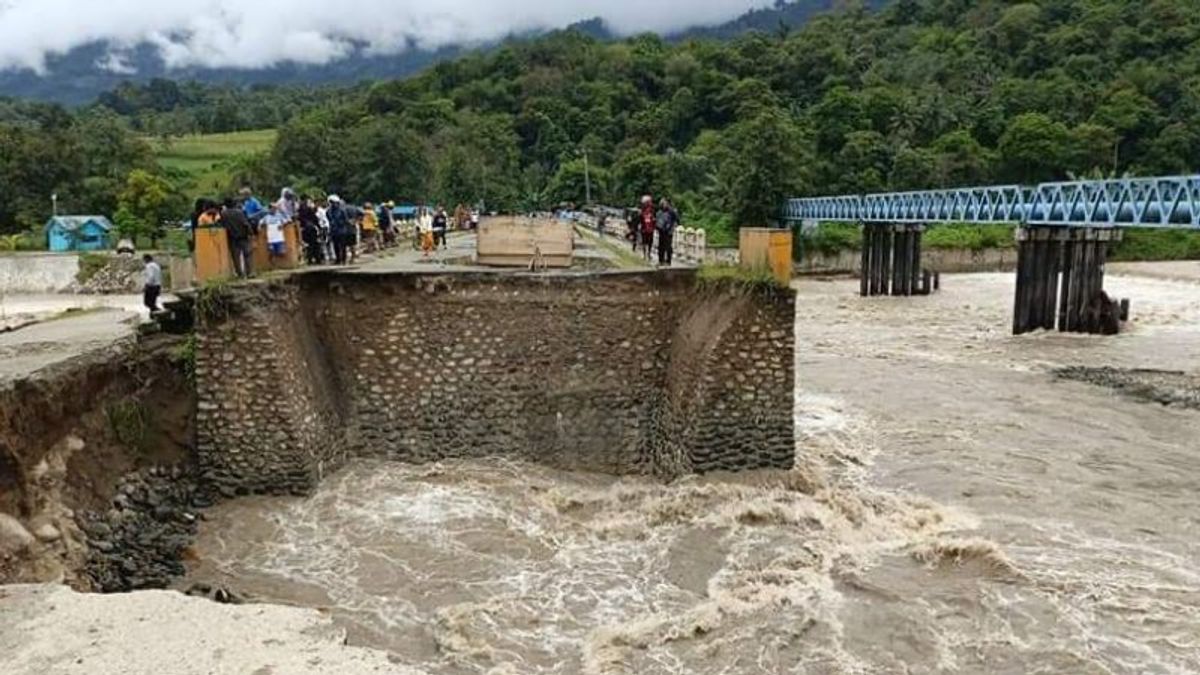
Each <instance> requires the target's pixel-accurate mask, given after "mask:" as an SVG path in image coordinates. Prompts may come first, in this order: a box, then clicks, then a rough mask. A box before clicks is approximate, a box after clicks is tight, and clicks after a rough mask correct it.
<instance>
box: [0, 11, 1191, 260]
mask: <svg viewBox="0 0 1200 675" xmlns="http://www.w3.org/2000/svg"><path fill="white" fill-rule="evenodd" d="M835 4H836V5H837V6H840V7H843V9H841V10H840V11H836V12H833V13H830V14H827V15H824V16H820V17H817V18H815V19H814V20H813V21H811V22H810V23H808V24H806V25H805V26H803V27H802V28H799V29H797V30H779V31H775V32H772V33H770V34H767V33H751V34H747V35H743V36H740V37H738V38H736V39H733V40H730V41H727V42H717V41H709V40H689V41H685V42H681V43H671V42H668V41H665V40H663V39H661V38H659V37H657V36H654V35H638V36H634V37H631V38H628V39H625V40H621V41H612V42H604V41H599V40H597V39H594V38H591V37H588V36H587V35H586V34H584V33H583V32H580V31H576V30H567V31H559V32H556V33H551V34H549V35H546V36H544V37H541V38H538V39H533V40H528V41H519V40H512V41H508V42H506V43H505V44H503V45H502V46H501V47H499V48H497V49H495V50H493V51H490V52H486V53H483V52H481V53H472V54H469V55H467V56H464V57H463V58H460V59H458V60H456V61H452V62H446V63H441V64H438V65H435V66H433V67H431V68H429V69H428V70H426V71H425V72H424V73H422V74H420V75H418V76H416V77H413V78H411V79H406V80H402V81H385V82H376V83H372V84H364V85H361V86H357V87H353V88H349V89H344V90H340V91H332V90H314V89H306V88H287V87H277V88H261V89H251V90H241V89H236V88H224V89H222V88H212V87H204V86H202V85H187V84H178V83H172V82H168V81H161V80H160V81H155V82H151V83H149V84H147V85H141V86H138V85H127V86H122V87H120V88H118V89H117V90H116V91H114V92H112V94H110V95H106V96H104V97H102V98H101V100H100V101H99V102H98V104H97V105H96V106H93V107H91V108H88V109H85V110H83V111H80V112H77V113H69V112H67V111H65V110H63V109H61V108H55V107H53V106H33V105H24V104H12V103H8V104H4V103H3V102H0V185H4V186H6V189H5V190H4V191H2V192H0V233H8V232H18V231H22V230H25V229H28V228H29V227H32V226H37V225H40V224H41V222H43V221H44V219H45V216H46V214H47V213H48V209H49V200H48V197H49V195H50V194H51V193H53V192H55V191H57V192H58V194H59V195H60V200H61V201H62V203H63V204H64V205H66V207H65V208H64V209H63V210H66V211H77V212H78V211H91V212H96V213H104V214H115V213H116V211H117V207H118V205H119V204H118V202H119V201H120V197H121V195H122V193H123V192H130V191H132V187H133V186H131V185H129V184H128V177H129V176H130V175H131V172H132V171H133V170H135V169H141V170H143V171H146V172H148V173H150V174H157V175H159V176H160V177H162V178H165V179H166V180H167V181H168V183H170V185H171V187H172V188H173V190H174V192H175V193H178V194H182V195H183V196H185V197H195V196H198V195H199V194H201V193H207V194H208V195H210V196H220V194H221V193H225V192H227V191H228V190H230V189H231V188H235V187H237V186H239V185H240V184H241V183H242V182H248V183H250V184H251V185H253V186H254V187H255V188H256V189H257V190H258V192H259V193H260V194H264V195H273V194H275V193H276V191H277V190H278V189H279V188H280V187H282V186H284V185H291V186H293V187H295V188H297V189H299V190H304V191H311V192H321V193H324V192H337V193H339V194H341V195H342V196H343V197H346V198H348V199H350V200H352V201H364V200H371V201H380V200H383V199H396V200H397V201H410V200H411V201H429V202H442V203H446V204H455V203H459V202H470V203H482V204H483V205H484V206H485V207H486V208H488V209H489V210H491V209H495V210H500V211H527V210H533V209H542V208H546V207H549V206H553V205H555V204H559V203H562V202H575V203H580V202H582V201H583V200H584V199H585V193H586V188H585V178H584V177H585V174H586V175H587V176H588V177H589V178H590V179H591V182H592V192H593V196H594V199H595V200H596V201H598V202H601V203H608V204H612V205H622V204H632V203H635V202H636V200H637V199H638V197H639V196H640V195H642V194H652V195H654V196H655V197H658V196H668V197H670V198H671V199H672V200H673V201H674V202H675V203H676V205H677V206H678V207H679V210H680V212H681V215H682V219H683V224H684V225H697V226H700V227H703V228H705V229H706V230H707V231H708V232H709V235H710V241H711V242H712V243H714V244H718V245H719V244H721V243H733V241H734V240H735V238H736V237H735V235H736V230H737V228H739V227H743V226H751V225H764V224H767V223H768V221H771V220H773V219H774V218H775V217H776V209H777V207H778V205H779V204H780V203H781V200H782V199H783V198H784V197H786V196H790V195H796V194H838V193H846V192H872V191H879V190H887V189H896V190H905V189H917V188H933V187H942V186H955V185H968V184H989V183H1023V184H1031V183H1038V182H1041V181H1046V180H1053V179H1065V178H1068V177H1070V176H1072V175H1097V174H1098V175H1124V174H1133V175H1157V174H1174V173H1186V172H1190V171H1194V170H1196V169H1197V168H1198V167H1197V166H1196V161H1197V158H1200V125H1197V124H1196V120H1197V119H1198V118H1200V50H1197V48H1196V45H1198V44H1200V3H1196V2H1194V0H1155V1H1154V2H1150V3H1135V2H1128V1H1127V0H1037V1H1030V2H1009V1H1007V0H978V1H976V2H964V1H963V0H893V1H892V2H890V3H888V4H887V5H886V7H885V8H884V9H881V10H879V11H877V12H872V11H867V10H865V9H863V6H862V5H861V4H859V3H835ZM268 127H273V128H278V130H279V131H278V135H277V137H276V138H275V140H274V142H272V140H271V135H270V132H253V133H251V134H249V135H241V136H238V135H234V136H221V137H196V138H193V137H191V136H186V137H181V135H182V134H190V133H195V132H211V131H241V130H245V129H249V128H268ZM147 137H150V138H153V139H155V140H154V141H153V144H154V146H155V148H157V151H158V159H157V160H156V159H155V157H154V154H153V153H152V152H151V147H150V146H151V144H150V143H148V142H147V141H146V140H145V138H147ZM268 147H269V150H268ZM585 157H586V161H587V165H586V166H587V171H586V172H585V170H584V161H585ZM10 186H11V187H10ZM159 187H161V186H159ZM142 192H143V193H147V192H154V193H159V192H161V190H142ZM126 201H129V200H126ZM184 201H186V200H184ZM187 211H188V209H187V208H186V207H182V210H181V212H180V213H178V217H179V218H180V219H181V218H182V217H184V216H185V215H186V213H187ZM145 213H150V214H159V213H160V212H159V211H157V210H155V209H150V208H147V209H146V210H145ZM135 215H136V214H135ZM138 217H139V218H140V220H141V221H142V222H143V224H145V223H147V222H148V221H149V220H150V219H152V218H151V217H148V216H144V215H143V216H138ZM153 218H158V215H153ZM160 224H161V223H157V222H155V223H150V225H151V226H152V227H151V229H153V227H157V226H159V225H160ZM1155 236H1157V235H1155ZM853 237H854V235H853V234H852V233H850V232H846V231H839V230H837V229H831V230H830V231H829V232H827V233H818V234H817V235H816V236H815V237H814V241H812V242H810V243H811V244H812V246H813V249H812V250H836V249H837V248H839V247H842V246H845V245H849V242H851V241H852V240H853ZM1151 238H1153V237H1151ZM1135 240H1137V241H1138V242H1139V243H1137V244H1136V246H1135V245H1134V244H1130V245H1128V246H1126V247H1123V249H1128V250H1129V251H1141V252H1150V251H1153V250H1156V249H1155V248H1154V247H1151V246H1150V245H1149V243H1148V241H1149V240H1142V239H1141V236H1140V235H1138V236H1135ZM926 241H927V243H928V245H929V246H955V247H958V246H963V247H967V248H984V247H987V246H990V245H1000V246H1004V245H1010V244H1009V239H1008V237H1007V235H1006V234H1005V233H1004V232H1003V230H1002V228H989V227H985V228H976V229H963V228H953V227H951V228H946V229H944V230H943V229H941V228H938V229H934V230H931V231H930V233H929V234H928V236H927V239H926ZM1171 241H1174V240H1171V239H1170V238H1169V237H1168V238H1167V240H1166V242H1165V243H1163V242H1160V243H1161V244H1162V245H1167V244H1170V242H1171ZM802 243H803V242H802ZM1158 245H1159V244H1155V246H1158ZM1174 245H1176V246H1186V245H1185V244H1184V243H1183V242H1182V241H1178V242H1176V243H1175V244H1174ZM1162 252H1164V253H1169V254H1170V255H1171V256H1177V255H1183V253H1182V252H1181V250H1176V249H1171V250H1168V251H1162Z"/></svg>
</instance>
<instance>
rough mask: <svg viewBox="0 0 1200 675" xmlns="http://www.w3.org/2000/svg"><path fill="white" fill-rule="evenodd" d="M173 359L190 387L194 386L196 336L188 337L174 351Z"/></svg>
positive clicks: (193, 334)
mask: <svg viewBox="0 0 1200 675" xmlns="http://www.w3.org/2000/svg"><path fill="white" fill-rule="evenodd" d="M174 356H175V359H176V361H177V362H178V364H179V369H180V370H181V371H182V372H183V376H184V377H185V378H186V379H187V381H188V383H189V384H191V385H192V386H195V385H196V334H195V333H192V334H191V335H188V337H187V340H185V341H184V342H183V344H181V345H179V347H177V348H176V349H175V354H174Z"/></svg>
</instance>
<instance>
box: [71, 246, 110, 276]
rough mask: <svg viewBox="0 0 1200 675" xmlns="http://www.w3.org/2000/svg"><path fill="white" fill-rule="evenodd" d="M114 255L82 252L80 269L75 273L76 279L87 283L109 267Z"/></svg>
mask: <svg viewBox="0 0 1200 675" xmlns="http://www.w3.org/2000/svg"><path fill="white" fill-rule="evenodd" d="M111 261H112V256H110V255H107V254H105V253H81V254H80V255H79V271H78V272H76V273H75V281H78V282H79V283H81V284H86V283H87V282H88V281H90V280H91V279H92V277H94V276H96V274H97V273H99V272H100V270H102V269H104V268H105V267H108V264H109V263H110V262H111Z"/></svg>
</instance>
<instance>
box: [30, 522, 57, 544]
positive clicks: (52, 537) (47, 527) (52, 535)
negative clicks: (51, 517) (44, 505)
mask: <svg viewBox="0 0 1200 675" xmlns="http://www.w3.org/2000/svg"><path fill="white" fill-rule="evenodd" d="M33 534H34V536H36V537H37V538H38V539H39V540H41V541H43V542H45V543H47V544H49V543H50V542H54V541H58V540H59V539H61V538H62V533H61V532H59V531H58V528H57V527H55V526H54V525H53V524H52V523H42V524H41V525H39V526H38V527H37V528H35V529H34V530H33Z"/></svg>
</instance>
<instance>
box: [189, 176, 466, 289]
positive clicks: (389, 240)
mask: <svg viewBox="0 0 1200 675" xmlns="http://www.w3.org/2000/svg"><path fill="white" fill-rule="evenodd" d="M395 206H396V204H395V203H394V202H391V201H387V202H383V203H380V204H378V205H376V204H373V203H371V202H365V203H363V204H362V205H361V206H357V205H354V204H348V203H346V202H345V201H343V200H342V198H341V197H339V196H338V195H329V196H328V197H326V198H324V199H319V200H318V199H314V198H312V197H310V196H309V195H306V194H301V195H297V194H296V193H295V191H293V190H292V189H291V188H284V189H283V190H282V191H281V192H280V195H279V199H278V200H276V201H273V202H270V203H268V204H265V205H264V204H263V203H262V202H261V201H259V199H258V198H257V197H255V196H254V194H253V192H252V191H251V190H250V188H248V187H246V188H242V190H241V191H240V193H239V194H238V196H237V197H228V198H226V199H225V200H223V201H221V202H217V201H216V200H213V199H208V198H202V199H198V200H197V201H196V204H195V209H194V211H193V213H192V218H191V227H192V229H193V231H194V230H195V229H196V228H212V227H219V228H223V229H224V230H225V233H226V236H227V237H228V244H229V251H230V255H231V257H232V258H233V271H234V273H235V274H236V275H237V276H238V277H240V278H247V277H251V276H254V256H253V252H254V242H255V240H256V239H257V238H258V235H259V232H262V231H265V233H266V242H267V249H268V254H269V255H270V257H271V258H272V259H277V258H283V257H285V256H288V255H290V254H291V252H290V251H288V249H287V247H288V242H287V236H286V235H285V232H284V230H285V228H286V227H287V225H288V224H289V223H295V224H296V225H297V226H298V227H299V233H300V244H301V245H302V247H303V249H304V250H303V253H304V260H305V262H306V263H307V264H309V265H322V264H326V263H332V264H336V265H348V264H350V263H352V262H354V261H355V260H356V259H357V258H358V256H359V255H360V254H362V253H374V252H378V251H381V250H383V249H386V248H392V247H394V246H397V245H399V243H400V242H399V236H398V235H399V230H400V229H401V228H400V222H398V220H397V218H396V215H395ZM414 215H415V223H414V227H413V232H414V241H413V247H414V248H417V249H421V250H423V251H424V253H425V255H426V256H429V255H431V254H432V252H433V251H434V249H436V248H437V247H439V246H440V247H442V248H445V247H446V246H447V238H446V234H447V231H448V230H449V227H450V216H449V215H447V213H446V209H444V208H442V207H441V206H437V207H434V208H428V207H418V208H417V210H416V213H415V214H414ZM453 218H454V226H455V227H456V228H457V229H470V228H473V227H476V226H478V223H479V216H478V214H477V213H476V212H474V211H472V210H471V209H468V208H466V207H465V206H463V205H461V204H460V205H459V206H458V207H457V208H456V209H455V211H454V216H453ZM193 246H194V238H193Z"/></svg>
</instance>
